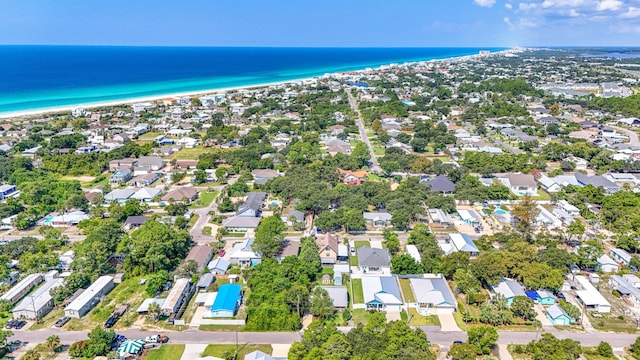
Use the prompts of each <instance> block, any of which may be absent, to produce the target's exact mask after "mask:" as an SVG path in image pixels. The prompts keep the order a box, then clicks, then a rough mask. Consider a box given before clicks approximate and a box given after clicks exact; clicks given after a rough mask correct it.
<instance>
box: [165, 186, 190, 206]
mask: <svg viewBox="0 0 640 360" xmlns="http://www.w3.org/2000/svg"><path fill="white" fill-rule="evenodd" d="M197 198H198V190H196V189H195V188H192V187H186V186H183V187H179V188H176V189H173V190H171V191H169V192H168V193H167V194H166V195H165V196H163V197H162V200H163V201H170V200H173V201H186V202H187V203H190V202H192V201H194V200H195V199H197Z"/></svg>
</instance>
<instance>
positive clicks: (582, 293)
mask: <svg viewBox="0 0 640 360" xmlns="http://www.w3.org/2000/svg"><path fill="white" fill-rule="evenodd" d="M574 280H575V282H576V287H577V288H578V289H579V290H576V297H577V299H578V300H580V302H581V303H582V304H583V305H584V306H585V307H586V308H588V309H593V310H595V311H597V312H599V313H610V312H611V304H610V303H609V302H608V301H607V299H605V298H604V296H602V294H601V293H600V292H599V291H598V289H596V288H595V287H594V286H593V284H591V282H590V281H589V279H587V278H586V277H584V276H582V275H576V276H574Z"/></svg>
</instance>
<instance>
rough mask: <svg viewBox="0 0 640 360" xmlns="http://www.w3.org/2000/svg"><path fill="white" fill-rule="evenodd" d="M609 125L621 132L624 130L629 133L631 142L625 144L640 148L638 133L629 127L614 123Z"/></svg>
mask: <svg viewBox="0 0 640 360" xmlns="http://www.w3.org/2000/svg"><path fill="white" fill-rule="evenodd" d="M607 126H609V127H611V128H614V129H616V130H617V131H619V132H623V133H625V134H627V136H628V137H629V142H628V143H625V144H627V145H628V146H629V147H630V148H632V149H639V148H640V140H638V133H636V132H635V131H632V130H629V129H625V128H621V127H619V126H614V125H607Z"/></svg>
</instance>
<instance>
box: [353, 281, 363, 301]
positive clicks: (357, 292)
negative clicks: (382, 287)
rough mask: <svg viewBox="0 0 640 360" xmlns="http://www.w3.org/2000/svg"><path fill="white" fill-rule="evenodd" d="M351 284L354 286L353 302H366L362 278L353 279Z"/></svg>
mask: <svg viewBox="0 0 640 360" xmlns="http://www.w3.org/2000/svg"><path fill="white" fill-rule="evenodd" d="M351 286H353V303H354V304H362V303H364V292H363V291H362V279H352V280H351Z"/></svg>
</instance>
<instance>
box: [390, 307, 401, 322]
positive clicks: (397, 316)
mask: <svg viewBox="0 0 640 360" xmlns="http://www.w3.org/2000/svg"><path fill="white" fill-rule="evenodd" d="M401 319H402V317H400V311H392V310H387V322H392V321H396V320H401Z"/></svg>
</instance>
